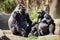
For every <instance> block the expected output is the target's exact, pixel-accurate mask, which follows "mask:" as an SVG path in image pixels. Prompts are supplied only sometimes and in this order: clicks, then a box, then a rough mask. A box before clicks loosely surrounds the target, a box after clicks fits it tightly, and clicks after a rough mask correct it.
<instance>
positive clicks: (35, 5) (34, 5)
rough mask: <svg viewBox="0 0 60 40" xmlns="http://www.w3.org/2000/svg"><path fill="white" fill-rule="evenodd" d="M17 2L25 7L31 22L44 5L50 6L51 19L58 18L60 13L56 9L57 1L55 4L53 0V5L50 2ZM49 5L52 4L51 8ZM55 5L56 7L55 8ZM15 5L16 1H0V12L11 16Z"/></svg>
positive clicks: (49, 0) (40, 0)
mask: <svg viewBox="0 0 60 40" xmlns="http://www.w3.org/2000/svg"><path fill="white" fill-rule="evenodd" d="M19 1H21V3H22V4H23V5H24V6H25V7H26V9H27V10H28V13H29V15H30V18H31V19H32V20H34V19H36V17H37V14H36V13H37V11H38V10H39V9H43V7H45V6H44V5H46V4H48V5H49V6H50V13H51V16H52V17H53V16H54V17H55V18H60V15H59V14H60V12H59V7H58V6H59V4H58V3H57V2H59V0H57V2H55V1H54V0H53V1H54V3H55V4H53V2H52V0H19ZM51 4H53V6H51ZM56 4H58V5H57V6H56ZM16 5H17V3H16V0H0V12H5V13H8V14H9V13H10V14H11V12H12V11H13V10H14V9H15V7H16ZM54 6H55V7H54ZM52 7H53V8H52ZM55 9H56V10H57V12H58V14H57V12H55ZM51 11H52V12H51ZM57 15H58V16H57Z"/></svg>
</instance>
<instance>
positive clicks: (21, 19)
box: [8, 5, 32, 36]
mask: <svg viewBox="0 0 60 40" xmlns="http://www.w3.org/2000/svg"><path fill="white" fill-rule="evenodd" d="M27 24H28V26H29V27H27ZM31 24H32V21H31V20H30V18H29V15H28V13H27V12H26V9H25V8H24V7H23V6H22V5H18V6H17V7H16V9H15V10H14V11H13V12H12V14H11V17H10V18H9V20H8V26H9V28H10V30H11V31H12V33H13V34H14V35H20V36H27V35H28V34H29V32H30V31H29V30H31V27H30V26H31Z"/></svg>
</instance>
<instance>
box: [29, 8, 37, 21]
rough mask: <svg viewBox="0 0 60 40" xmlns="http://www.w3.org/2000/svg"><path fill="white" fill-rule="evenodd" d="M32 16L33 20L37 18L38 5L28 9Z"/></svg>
mask: <svg viewBox="0 0 60 40" xmlns="http://www.w3.org/2000/svg"><path fill="white" fill-rule="evenodd" d="M28 13H29V15H30V18H31V20H32V21H34V20H35V19H36V18H37V7H31V9H29V11H28Z"/></svg>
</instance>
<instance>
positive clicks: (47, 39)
mask: <svg viewBox="0 0 60 40" xmlns="http://www.w3.org/2000/svg"><path fill="white" fill-rule="evenodd" d="M3 32H5V34H6V36H7V37H8V38H9V39H10V40H60V36H59V35H46V36H39V37H35V36H31V37H28V38H25V37H21V36H16V35H13V34H12V33H11V31H10V30H3Z"/></svg>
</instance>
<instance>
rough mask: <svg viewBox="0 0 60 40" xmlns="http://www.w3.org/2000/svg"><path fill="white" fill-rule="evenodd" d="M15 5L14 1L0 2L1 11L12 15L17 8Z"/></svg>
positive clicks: (5, 0)
mask: <svg viewBox="0 0 60 40" xmlns="http://www.w3.org/2000/svg"><path fill="white" fill-rule="evenodd" d="M15 6H16V5H15V3H14V1H13V0H4V1H0V10H1V11H5V12H7V13H11V12H12V11H13V10H14V8H15Z"/></svg>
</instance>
